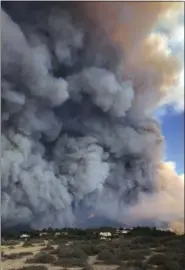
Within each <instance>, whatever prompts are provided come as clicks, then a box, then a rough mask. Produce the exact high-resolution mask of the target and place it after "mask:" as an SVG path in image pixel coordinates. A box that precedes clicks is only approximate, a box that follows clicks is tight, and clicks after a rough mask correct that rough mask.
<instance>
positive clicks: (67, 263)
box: [53, 258, 86, 267]
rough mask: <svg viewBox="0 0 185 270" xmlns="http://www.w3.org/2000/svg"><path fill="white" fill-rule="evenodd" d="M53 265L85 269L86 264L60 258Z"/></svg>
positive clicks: (81, 261) (72, 259)
mask: <svg viewBox="0 0 185 270" xmlns="http://www.w3.org/2000/svg"><path fill="white" fill-rule="evenodd" d="M53 264H54V265H56V266H62V267H74V266H76V267H84V266H85V265H86V262H85V261H83V260H81V259H76V258H59V259H57V260H56V261H55V262H54V263H53Z"/></svg>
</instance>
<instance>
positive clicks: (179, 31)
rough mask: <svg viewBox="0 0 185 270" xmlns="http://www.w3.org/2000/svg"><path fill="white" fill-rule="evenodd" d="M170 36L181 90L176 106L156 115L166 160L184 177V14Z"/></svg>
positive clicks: (175, 97) (176, 92) (166, 108)
mask: <svg viewBox="0 0 185 270" xmlns="http://www.w3.org/2000/svg"><path fill="white" fill-rule="evenodd" d="M160 31H161V29H160ZM170 34H171V36H168V38H169V40H168V48H170V50H171V51H172V52H173V54H174V55H176V56H177V57H178V58H179V60H180V62H181V64H182V72H181V75H180V80H179V88H178V90H177V89H175V91H174V93H175V96H173V97H172V99H174V100H175V102H176V104H175V106H174V105H172V104H171V105H170V104H168V105H164V106H163V107H161V108H159V109H158V110H157V111H156V112H155V114H154V115H155V117H156V118H157V119H158V121H159V122H160V124H161V129H162V134H163V136H164V138H165V157H164V160H165V161H170V162H174V164H175V167H176V172H177V173H178V174H179V175H180V174H181V175H182V174H184V14H182V15H181V16H180V17H179V24H178V27H176V28H175V30H174V31H171V33H170ZM177 107H178V108H177Z"/></svg>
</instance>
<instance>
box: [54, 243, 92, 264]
mask: <svg viewBox="0 0 185 270" xmlns="http://www.w3.org/2000/svg"><path fill="white" fill-rule="evenodd" d="M56 255H57V256H58V258H76V259H81V260H83V261H85V260H86V259H87V258H88V256H87V254H86V253H85V252H84V251H83V250H82V249H80V248H78V247H66V246H65V247H63V246H59V248H58V249H57V250H56Z"/></svg>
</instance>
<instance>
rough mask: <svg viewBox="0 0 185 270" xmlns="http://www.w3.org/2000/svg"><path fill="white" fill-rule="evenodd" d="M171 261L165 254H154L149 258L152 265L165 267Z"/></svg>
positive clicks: (148, 261)
mask: <svg viewBox="0 0 185 270" xmlns="http://www.w3.org/2000/svg"><path fill="white" fill-rule="evenodd" d="M168 261H169V258H168V257H167V256H166V255H164V254H154V255H152V256H151V257H150V258H148V260H147V263H148V264H152V265H164V264H165V263H166V262H168Z"/></svg>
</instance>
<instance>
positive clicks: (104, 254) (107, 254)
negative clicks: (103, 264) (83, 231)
mask: <svg viewBox="0 0 185 270" xmlns="http://www.w3.org/2000/svg"><path fill="white" fill-rule="evenodd" d="M114 258H115V257H114V254H113V253H112V252H111V251H110V250H108V249H105V250H103V251H101V252H100V253H99V254H98V257H97V259H98V260H103V261H109V260H113V259H114Z"/></svg>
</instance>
